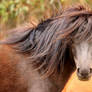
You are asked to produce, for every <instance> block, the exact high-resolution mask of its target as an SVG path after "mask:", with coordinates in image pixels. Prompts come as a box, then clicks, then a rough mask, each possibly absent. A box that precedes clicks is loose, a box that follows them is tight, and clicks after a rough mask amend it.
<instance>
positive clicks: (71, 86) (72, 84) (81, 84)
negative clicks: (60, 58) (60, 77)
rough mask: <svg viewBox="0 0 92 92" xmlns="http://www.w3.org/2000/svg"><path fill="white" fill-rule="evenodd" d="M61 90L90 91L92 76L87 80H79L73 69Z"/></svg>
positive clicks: (73, 91)
mask: <svg viewBox="0 0 92 92" xmlns="http://www.w3.org/2000/svg"><path fill="white" fill-rule="evenodd" d="M63 92H92V78H91V79H90V80H88V81H80V80H79V79H78V77H77V76H76V71H75V72H74V73H73V74H72V76H71V77H70V78H69V80H68V82H67V84H66V85H65V87H64V89H63Z"/></svg>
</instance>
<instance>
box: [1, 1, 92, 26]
mask: <svg viewBox="0 0 92 92" xmlns="http://www.w3.org/2000/svg"><path fill="white" fill-rule="evenodd" d="M76 2H79V3H81V4H89V5H90V6H91V7H92V0H0V24H1V25H3V24H7V25H12V26H13V25H18V24H20V23H23V22H25V21H31V18H36V19H43V18H44V17H46V18H48V17H50V16H51V15H53V14H54V12H56V11H57V10H60V9H61V8H63V7H66V6H68V5H71V4H74V3H76Z"/></svg>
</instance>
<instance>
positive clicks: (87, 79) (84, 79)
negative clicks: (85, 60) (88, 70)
mask: <svg viewBox="0 0 92 92" xmlns="http://www.w3.org/2000/svg"><path fill="white" fill-rule="evenodd" d="M78 79H79V80H80V81H89V80H90V78H81V77H78Z"/></svg>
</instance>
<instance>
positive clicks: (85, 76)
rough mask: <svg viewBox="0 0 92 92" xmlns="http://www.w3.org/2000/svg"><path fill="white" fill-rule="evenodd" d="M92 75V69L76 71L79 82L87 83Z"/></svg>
mask: <svg viewBox="0 0 92 92" xmlns="http://www.w3.org/2000/svg"><path fill="white" fill-rule="evenodd" d="M91 75H92V68H90V69H80V68H78V69H77V76H78V78H79V80H82V81H87V80H89V79H90V78H91Z"/></svg>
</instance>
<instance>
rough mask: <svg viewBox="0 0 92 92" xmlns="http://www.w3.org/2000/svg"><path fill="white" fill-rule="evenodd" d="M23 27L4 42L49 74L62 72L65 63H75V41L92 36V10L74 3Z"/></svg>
mask: <svg viewBox="0 0 92 92" xmlns="http://www.w3.org/2000/svg"><path fill="white" fill-rule="evenodd" d="M21 29H22V30H23V31H20V29H17V30H15V31H13V32H12V33H11V36H9V37H8V38H7V39H6V40H5V41H1V44H8V45H11V47H12V48H14V49H15V50H16V51H18V52H21V53H23V54H28V55H29V57H30V62H32V64H33V65H34V67H35V68H37V69H38V70H41V69H44V73H45V74H46V75H48V76H49V75H51V74H53V73H55V72H58V73H62V72H63V70H64V65H65V64H66V62H68V61H71V62H73V56H74V55H73V54H72V51H71V48H72V46H73V44H74V43H77V42H81V41H82V40H85V39H86V40H91V39H92V32H91V31H92V11H91V10H90V9H88V8H85V7H84V6H81V5H77V6H75V7H74V6H73V7H70V8H67V9H65V10H64V11H62V13H61V14H60V15H57V16H56V17H52V18H50V19H47V20H45V21H43V22H42V23H39V24H38V25H37V27H33V28H32V27H29V28H26V29H24V28H23V27H21ZM72 64H73V63H72Z"/></svg>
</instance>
